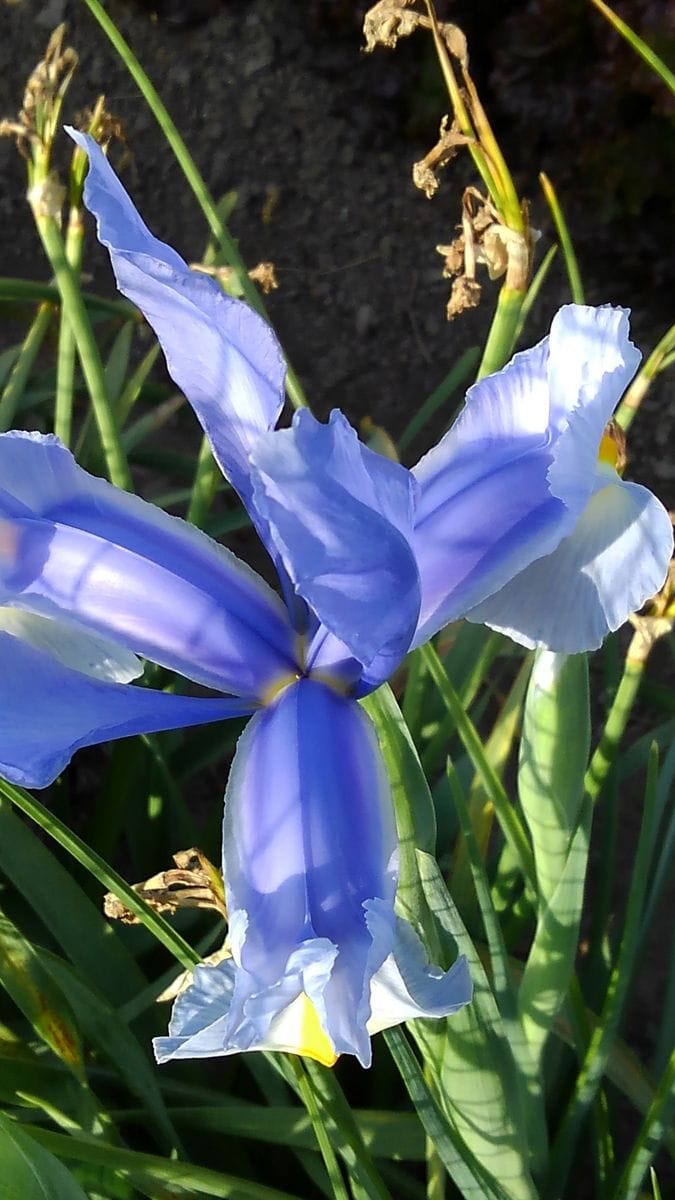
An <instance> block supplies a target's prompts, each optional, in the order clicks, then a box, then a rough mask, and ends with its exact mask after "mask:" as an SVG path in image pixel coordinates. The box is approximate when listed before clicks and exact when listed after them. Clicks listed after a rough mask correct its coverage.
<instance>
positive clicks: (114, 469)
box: [35, 212, 133, 491]
mask: <svg viewBox="0 0 675 1200" xmlns="http://www.w3.org/2000/svg"><path fill="white" fill-rule="evenodd" d="M35 222H36V225H37V229H38V233H39V234H40V238H41V240H42V244H43V246H44V249H45V253H46V255H47V257H48V259H49V261H50V263H51V267H52V271H53V272H54V277H55V279H56V283H57V286H58V289H59V292H60V293H61V300H62V304H63V309H64V312H65V316H66V318H67V320H68V323H69V324H70V327H71V329H72V331H73V334H74V337H75V344H76V346H77V352H78V355H79V358H80V362H81V364H82V371H83V373H84V378H85V381H86V384H87V388H88V390H89V395H90V397H91V403H92V407H93V410H94V416H95V418H96V424H97V426H98V431H99V434H100V438H101V446H102V449H103V455H104V457H105V461H106V467H107V470H108V475H109V477H110V479H111V481H112V483H114V484H116V485H117V487H121V488H125V489H126V490H127V491H133V484H132V480H131V475H130V473H129V467H128V465H127V460H126V457H125V454H124V450H123V449H122V443H121V441H120V436H119V431H118V429H117V423H116V421H115V417H114V414H113V411H112V407H111V405H110V401H109V397H108V393H107V388H106V382H105V374H104V371H103V363H102V362H101V355H100V353H99V349H98V346H97V344H96V339H95V338H94V334H93V332H92V328H91V325H90V323H89V318H88V316H87V311H86V309H85V306H84V301H83V299H82V294H81V292H80V287H79V283H78V280H77V277H76V276H75V274H74V272H73V270H72V268H71V266H70V263H69V262H68V259H67V258H66V251H65V247H64V244H63V238H62V237H61V234H60V232H59V229H58V227H57V225H56V222H55V221H54V219H53V217H48V216H42V215H41V214H40V213H39V212H36V213H35Z"/></svg>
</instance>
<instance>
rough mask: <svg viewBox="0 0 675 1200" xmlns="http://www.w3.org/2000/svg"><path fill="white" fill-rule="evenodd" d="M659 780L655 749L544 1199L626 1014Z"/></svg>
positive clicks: (564, 1172)
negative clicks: (608, 960) (590, 1027)
mask: <svg viewBox="0 0 675 1200" xmlns="http://www.w3.org/2000/svg"><path fill="white" fill-rule="evenodd" d="M657 784H658V751H657V749H656V747H654V748H653V750H652V753H651V755H650V759H649V767H648V773H647V785H646V789H645V804H644V813H643V818H642V826H641V829H640V836H639V840H638V846H637V852H636V855H635V863H634V866H633V872H632V876H631V883H630V888H629V890H628V901H627V906H626V916H625V921H624V928H623V936H622V939H621V947H620V950H619V954H618V957H617V960H616V963H615V965H614V968H613V970H612V972H611V975H610V980H609V986H608V988H607V993H606V997H605V1002H604V1005H603V1009H602V1013H601V1015H600V1018H599V1021H598V1025H597V1026H596V1028H595V1029H594V1031H593V1033H592V1035H591V1039H590V1042H589V1045H588V1050H587V1053H586V1056H585V1058H584V1062H583V1064H582V1066H581V1069H580V1071H579V1074H578V1076H577V1080H576V1083H575V1086H574V1091H573V1094H572V1096H571V1098H570V1101H569V1104H568V1106H567V1109H566V1111H565V1114H564V1116H563V1119H562V1121H561V1123H560V1126H559V1129H558V1132H557V1135H556V1139H555V1142H554V1144H553V1148H552V1151H551V1159H550V1166H549V1171H548V1174H547V1179H546V1182H545V1186H544V1189H543V1200H554V1198H555V1197H557V1196H559V1195H560V1194H561V1192H562V1191H563V1190H564V1185H565V1182H566V1180H567V1176H568V1173H569V1170H570V1167H571V1165H572V1159H573V1156H574V1153H575V1150H576V1145H577V1137H578V1131H579V1127H580V1125H581V1122H582V1120H583V1117H584V1116H585V1114H586V1112H587V1110H588V1107H589V1105H590V1104H591V1103H592V1101H593V1098H594V1096H595V1094H596V1092H597V1089H598V1087H599V1085H600V1081H601V1079H602V1076H603V1074H604V1071H605V1069H606V1066H607V1060H608V1057H609V1052H610V1049H611V1045H612V1042H613V1040H614V1038H615V1036H616V1033H617V1030H618V1027H619V1023H620V1020H621V1017H622V1015H623V1008H624V1004H625V1001H626V998H627V995H628V991H629V988H630V984H631V981H632V977H633V964H634V961H635V956H636V953H637V949H638V945H639V938H640V928H641V923H642V915H643V909H644V902H645V896H646V891H647V885H648V879H649V872H650V863H651V859H652V854H653V849H654V843H655V840H656V834H657V828H658V822H657V820H656V815H657V813H656V808H657V805H656V798H657Z"/></svg>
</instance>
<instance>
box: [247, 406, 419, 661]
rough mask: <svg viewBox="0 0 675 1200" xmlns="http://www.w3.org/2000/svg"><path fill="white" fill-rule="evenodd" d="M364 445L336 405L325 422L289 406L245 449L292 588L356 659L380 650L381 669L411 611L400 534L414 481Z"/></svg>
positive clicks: (414, 599) (405, 529) (415, 601)
mask: <svg viewBox="0 0 675 1200" xmlns="http://www.w3.org/2000/svg"><path fill="white" fill-rule="evenodd" d="M364 449H365V448H364V447H361V446H360V444H359V442H358V439H357V437H356V434H355V432H354V430H353V429H352V428H351V426H350V425H349V424H348V422H347V421H346V420H345V418H344V417H343V416H342V414H341V413H338V412H334V413H333V414H332V415H331V418H330V421H329V423H328V424H327V425H322V424H320V423H319V422H318V421H316V420H315V419H314V417H312V415H311V414H310V413H309V412H307V411H301V412H299V413H296V415H295V417H294V419H293V426H292V428H291V429H287V430H281V431H278V432H276V433H270V434H267V435H266V436H265V437H262V438H260V440H259V441H258V442H257V444H256V446H255V449H254V450H253V453H252V456H251V458H252V463H253V467H254V472H255V501H256V506H257V508H258V511H259V512H261V513H262V514H263V516H264V517H265V518H266V520H267V522H268V524H269V528H270V534H271V537H272V539H273V541H274V544H275V546H276V548H277V549H278V551H279V554H280V556H281V558H282V561H283V563H284V566H285V567H286V570H287V571H288V574H289V576H290V578H291V579H292V581H293V583H294V585H295V588H296V591H297V592H298V594H299V595H300V596H302V597H303V598H304V599H305V600H306V601H307V603H308V604H309V605H310V606H311V608H312V609H313V610H314V612H315V613H316V614H317V616H318V617H319V618H320V620H321V621H322V623H323V625H324V626H325V628H326V629H328V630H329V631H330V633H332V634H333V635H335V637H337V638H339V639H340V640H341V641H342V642H343V643H344V645H345V647H346V648H347V651H348V653H351V654H352V655H353V656H354V657H355V658H356V659H358V661H359V662H361V663H362V664H363V665H367V664H368V663H369V662H371V661H372V660H373V659H374V658H375V657H376V656H377V655H383V656H386V658H387V659H388V661H389V671H391V670H393V668H394V667H395V666H396V664H397V663H398V662H399V661H400V660H401V658H402V657H403V655H404V654H405V653H406V651H407V649H408V646H409V645H410V640H411V637H412V633H413V630H414V628H415V624H416V622H417V616H418V611H419V581H418V576H417V567H416V564H415V559H414V556H413V553H412V550H411V548H410V544H409V542H408V539H407V536H406V533H407V534H408V535H409V534H410V533H411V525H412V513H413V501H414V490H413V489H414V484H413V480H412V478H411V476H410V474H409V472H407V471H406V470H405V469H404V468H403V467H400V466H398V464H397V463H392V462H388V461H387V460H386V459H380V460H379V462H378V463H377V464H373V463H371V462H370V461H369V460H368V459H366V460H365V461H364V455H363V451H364ZM371 457H374V456H371ZM394 597H395V603H392V599H393V598H394ZM324 636H325V633H323V632H322V633H320V634H319V640H321V639H322V638H323V637H324ZM314 649H315V647H310V649H309V652H308V665H309V667H312V666H314V665H315V659H314V653H313V652H314Z"/></svg>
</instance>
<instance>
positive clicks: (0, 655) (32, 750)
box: [0, 610, 251, 788]
mask: <svg viewBox="0 0 675 1200" xmlns="http://www.w3.org/2000/svg"><path fill="white" fill-rule="evenodd" d="M0 611H1V610H0ZM0 662H1V663H2V670H0V775H2V776H4V778H5V779H9V780H10V782H12V783H18V784H21V785H22V786H24V787H37V788H40V787H46V786H47V785H48V784H49V783H51V782H52V781H53V780H54V779H56V777H57V775H59V773H60V772H61V771H62V770H63V768H64V767H65V766H66V764H67V763H68V762H69V760H70V758H71V757H72V755H73V754H74V753H75V751H76V750H78V749H79V748H80V747H81V746H93V745H96V744H97V743H99V742H106V741H109V740H111V739H113V738H121V737H129V736H130V735H131V734H134V733H155V732H158V731H159V730H161V729H175V728H177V727H181V726H188V725H201V724H204V723H208V722H210V721H223V720H226V719H227V718H229V717H236V716H246V715H248V713H250V711H251V709H250V706H247V705H246V704H243V703H242V702H241V701H239V700H234V699H225V698H221V699H214V700H207V699H201V698H197V697H192V696H172V695H169V694H167V693H165V692H155V691H151V690H150V689H149V688H140V687H133V686H131V685H129V684H119V683H110V682H108V681H107V680H105V679H100V678H99V679H97V678H95V677H94V676H93V675H88V674H84V673H83V672H82V671H79V670H74V669H73V668H72V667H68V666H65V665H64V664H63V663H62V662H59V661H58V660H57V659H56V658H54V656H53V655H52V654H49V653H45V652H44V651H42V650H39V649H37V648H36V646H34V645H31V644H30V643H29V642H27V641H24V640H23V638H20V637H15V636H13V635H11V634H9V633H4V632H0Z"/></svg>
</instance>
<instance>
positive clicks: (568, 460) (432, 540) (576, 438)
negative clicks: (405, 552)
mask: <svg viewBox="0 0 675 1200" xmlns="http://www.w3.org/2000/svg"><path fill="white" fill-rule="evenodd" d="M638 362H639V353H638V352H637V350H636V349H635V347H634V346H633V345H632V343H631V342H630V340H629V338H628V321H627V314H626V312H625V311H624V310H623V309H613V308H610V307H609V306H607V307H604V308H589V307H587V306H585V305H567V306H565V307H564V308H562V309H561V310H560V311H559V312H558V314H557V315H556V317H555V318H554V320H553V323H552V326H551V333H550V335H549V337H548V338H545V339H544V341H543V342H540V343H539V345H538V346H535V347H534V349H532V350H528V351H525V352H524V353H522V354H517V355H516V356H515V357H514V359H513V360H512V362H511V363H509V364H508V366H507V367H505V368H504V370H502V371H500V372H498V373H497V374H496V375H493V376H491V377H489V378H487V379H483V380H481V381H480V383H478V384H476V385H475V386H474V387H473V388H471V389H470V390H469V392H468V395H467V404H466V408H465V410H464V412H463V413H462V415H461V417H460V419H459V421H458V422H457V423H456V424H455V426H453V428H452V429H451V430H450V432H449V433H448V434H447V435H446V437H445V438H444V439H443V440H442V441H441V443H440V444H439V445H438V446H437V447H436V448H435V449H434V450H432V451H431V452H430V453H429V454H428V455H427V456H426V457H425V458H423V459H422V461H421V462H420V463H419V464H418V466H417V467H416V468H415V472H414V474H415V475H416V477H417V479H418V482H419V483H420V486H421V499H420V503H419V506H418V509H417V517H416V524H415V534H414V539H413V544H414V546H415V551H416V554H417V559H418V563H419V568H420V578H421V582H422V610H421V616H420V622H419V626H418V629H417V632H416V635H415V642H414V644H415V645H419V644H420V643H421V642H423V641H424V640H425V639H426V638H428V637H430V636H431V634H433V633H434V632H435V631H436V630H437V629H438V628H440V626H441V625H442V624H444V623H445V621H447V620H450V619H453V618H456V617H458V616H461V615H464V614H465V613H466V612H467V611H468V610H469V609H475V611H476V612H481V611H488V608H487V607H486V608H485V609H483V607H482V605H483V602H485V604H486V605H487V606H488V607H489V604H490V601H489V597H490V596H492V595H494V594H495V593H499V592H500V590H501V589H502V588H505V587H508V586H509V581H510V580H512V579H514V578H518V577H520V576H521V573H522V572H524V571H525V569H526V568H528V567H529V565H530V564H531V563H533V562H535V561H536V560H539V559H543V558H544V557H545V556H549V555H551V554H552V553H553V551H554V550H555V549H556V547H557V546H558V544H559V543H560V542H561V541H562V539H563V538H566V537H568V535H571V534H572V531H573V530H574V527H575V524H576V522H577V520H578V519H579V518H580V516H581V514H582V513H583V512H584V509H585V507H586V505H587V504H588V502H589V500H590V497H591V496H592V494H593V492H594V489H595V486H596V482H595V481H596V464H597V456H598V447H599V443H600V439H601V436H602V432H603V429H604V426H605V424H606V422H607V420H608V419H609V417H610V416H611V414H612V412H613V410H614V408H615V407H616V404H617V403H618V401H619V399H620V397H621V394H622V392H623V390H624V388H625V387H626V384H627V383H628V381H629V380H630V378H631V377H632V375H633V373H634V371H635V369H636V367H637V364H638ZM638 590H639V589H638ZM478 606H481V607H480V608H479V607H478ZM476 619H479V618H476ZM568 620H569V624H570V626H571V624H572V622H573V620H574V617H573V615H572V614H571V612H570V614H569V618H568ZM568 632H569V636H570V637H573V636H574V634H573V631H572V630H571V628H570V630H569V631H568ZM594 644H595V642H594ZM556 648H558V649H561V648H562V647H561V646H557V647H556Z"/></svg>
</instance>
